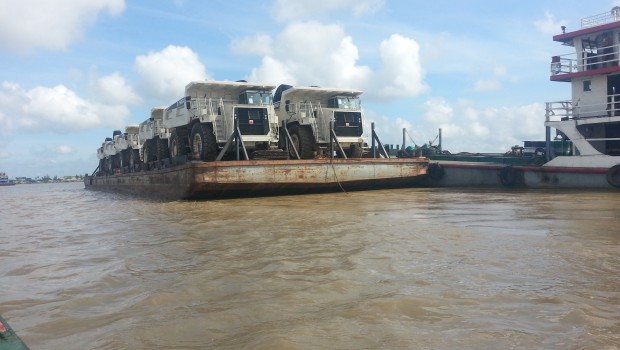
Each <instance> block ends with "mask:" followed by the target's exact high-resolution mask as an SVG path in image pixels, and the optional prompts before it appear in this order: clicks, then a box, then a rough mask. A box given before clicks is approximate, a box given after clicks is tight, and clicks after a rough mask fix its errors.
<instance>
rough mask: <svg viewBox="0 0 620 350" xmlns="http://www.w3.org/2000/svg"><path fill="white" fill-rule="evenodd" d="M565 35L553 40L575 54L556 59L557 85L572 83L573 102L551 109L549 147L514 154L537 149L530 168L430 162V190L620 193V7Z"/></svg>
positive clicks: (448, 159) (492, 160)
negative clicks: (465, 188) (606, 190)
mask: <svg viewBox="0 0 620 350" xmlns="http://www.w3.org/2000/svg"><path fill="white" fill-rule="evenodd" d="M561 30H562V33H561V34H558V35H555V36H554V37H553V40H554V41H556V42H559V43H561V44H562V45H563V46H569V47H572V48H574V51H573V52H572V53H570V54H566V55H560V56H552V58H551V64H550V73H551V76H550V80H551V81H560V82H568V83H570V84H571V90H572V96H571V99H570V100H565V101H554V102H547V103H546V113H545V127H546V137H545V141H542V142H539V141H535V142H532V141H525V144H524V147H517V148H518V150H516V149H515V148H513V150H512V152H511V154H508V153H507V154H506V155H512V156H514V154H515V153H519V155H521V154H523V151H524V150H525V149H528V148H529V149H530V150H531V152H530V153H531V154H533V155H534V156H533V157H528V158H523V159H524V160H525V161H528V162H530V163H525V164H519V163H514V162H513V161H512V159H513V158H510V157H505V156H503V157H502V156H489V155H479V154H477V155H476V156H466V157H460V158H455V157H454V156H453V155H444V154H441V155H433V156H428V157H429V158H430V159H431V160H433V161H436V162H433V163H431V164H429V168H428V173H429V177H428V179H427V184H428V185H430V186H440V187H445V186H488V187H494V186H506V187H531V188H574V189H586V188H620V64H619V62H620V6H617V7H614V8H612V9H611V11H608V12H605V13H601V14H598V15H595V16H590V17H587V18H584V19H582V20H581V27H580V28H579V29H577V30H575V31H571V32H567V31H566V27H565V26H562V27H561ZM552 129H555V135H554V136H553V138H552V136H551V135H552ZM403 140H404V137H403ZM403 145H404V141H403ZM541 146H544V147H541ZM403 148H404V146H403ZM507 160H510V163H507ZM539 160H540V161H541V162H540V163H538V161H539Z"/></svg>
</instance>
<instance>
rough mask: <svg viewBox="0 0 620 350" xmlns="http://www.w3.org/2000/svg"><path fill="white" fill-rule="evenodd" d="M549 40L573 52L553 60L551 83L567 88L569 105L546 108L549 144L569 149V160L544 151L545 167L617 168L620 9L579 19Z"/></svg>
mask: <svg viewBox="0 0 620 350" xmlns="http://www.w3.org/2000/svg"><path fill="white" fill-rule="evenodd" d="M553 40H554V41H556V42H559V43H561V44H562V45H564V46H568V47H571V48H573V52H571V53H569V54H565V55H558V56H553V57H552V58H551V65H550V68H551V76H550V80H551V81H559V82H568V83H570V84H571V91H572V96H571V99H570V100H565V101H554V102H547V103H546V120H545V126H546V127H547V140H546V141H547V145H549V144H550V143H551V142H552V139H551V136H552V135H551V129H552V128H553V129H555V130H556V135H555V137H554V139H555V140H565V141H567V142H570V143H571V144H572V151H571V152H570V154H568V155H558V154H555V153H554V152H553V150H552V148H551V147H549V146H548V147H547V149H548V150H550V151H549V152H547V156H548V160H549V161H548V162H547V163H546V164H545V166H553V167H585V168H611V167H613V166H615V165H617V164H618V163H620V64H619V62H620V7H614V8H613V9H611V11H607V12H605V13H601V14H598V15H595V16H590V17H587V18H584V19H582V20H581V27H580V28H579V29H577V30H575V31H568V32H567V31H566V28H565V27H562V33H561V34H558V35H555V36H554V37H553Z"/></svg>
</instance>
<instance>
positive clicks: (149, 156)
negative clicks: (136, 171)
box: [142, 139, 156, 164]
mask: <svg viewBox="0 0 620 350" xmlns="http://www.w3.org/2000/svg"><path fill="white" fill-rule="evenodd" d="M154 145H155V140H152V139H151V140H146V141H144V145H143V146H142V152H143V154H142V160H143V161H144V163H146V164H148V163H150V162H153V161H155V153H156V150H155V147H153V146H154Z"/></svg>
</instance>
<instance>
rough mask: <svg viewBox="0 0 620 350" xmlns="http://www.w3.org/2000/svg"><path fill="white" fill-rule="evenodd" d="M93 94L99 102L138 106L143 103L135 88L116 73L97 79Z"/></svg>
mask: <svg viewBox="0 0 620 350" xmlns="http://www.w3.org/2000/svg"><path fill="white" fill-rule="evenodd" d="M92 85H93V92H94V93H95V94H96V96H97V100H99V101H101V102H104V103H109V104H127V105H137V104H140V103H141V102H142V100H141V99H140V97H138V95H136V93H135V92H134V91H133V88H132V87H131V86H130V85H129V84H128V83H127V81H126V80H125V78H124V77H122V76H121V75H120V74H119V73H114V74H112V75H108V76H105V77H101V78H98V79H96V80H95V81H94V82H93V83H92Z"/></svg>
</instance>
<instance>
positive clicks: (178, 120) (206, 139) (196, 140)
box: [162, 81, 278, 161]
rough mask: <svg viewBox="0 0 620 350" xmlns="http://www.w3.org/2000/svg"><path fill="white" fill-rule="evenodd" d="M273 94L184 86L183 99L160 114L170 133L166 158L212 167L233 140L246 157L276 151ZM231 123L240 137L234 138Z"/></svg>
mask: <svg viewBox="0 0 620 350" xmlns="http://www.w3.org/2000/svg"><path fill="white" fill-rule="evenodd" d="M274 88H275V86H273V85H267V84H258V83H248V82H246V81H235V82H229V81H193V82H190V83H189V84H187V86H186V87H185V96H184V97H183V98H181V99H180V100H178V101H177V102H175V103H174V104H172V105H171V106H169V107H168V108H166V110H165V111H164V114H163V120H162V125H163V126H164V127H165V128H167V129H168V130H169V131H170V138H169V142H168V147H169V150H170V158H171V159H175V158H178V157H180V156H186V157H185V158H186V159H196V160H203V161H213V160H215V159H216V158H217V157H218V155H219V153H220V152H221V150H222V149H223V148H224V147H225V146H226V144H230V141H231V139H232V137H233V136H234V138H236V139H237V140H239V139H242V140H243V146H244V147H245V149H246V150H247V151H248V152H249V154H252V152H256V151H260V150H271V149H277V146H278V119H277V117H276V114H275V112H274V109H273V95H272V91H273V89H274ZM235 122H236V123H237V125H238V130H239V133H240V134H241V135H240V136H241V137H238V136H237V134H236V133H235ZM231 150H233V148H232V147H230V148H229V151H231ZM229 154H230V152H229Z"/></svg>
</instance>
